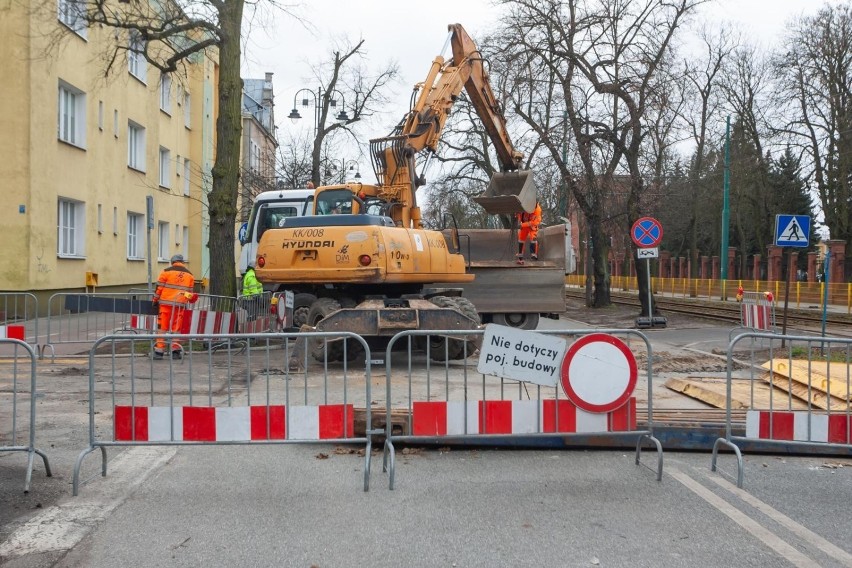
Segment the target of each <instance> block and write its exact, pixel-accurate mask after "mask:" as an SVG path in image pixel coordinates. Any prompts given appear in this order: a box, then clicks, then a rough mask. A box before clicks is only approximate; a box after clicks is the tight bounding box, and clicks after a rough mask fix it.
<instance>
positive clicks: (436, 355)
mask: <svg viewBox="0 0 852 568" xmlns="http://www.w3.org/2000/svg"><path fill="white" fill-rule="evenodd" d="M495 327H496V328H499V326H495ZM503 329H507V328H503ZM483 333H484V332H483V331H482V330H476V331H453V330H446V331H431V332H429V331H403V332H400V333H398V334H397V335H395V336H393V338H391V339H390V342H389V344H388V347H387V351H386V353H385V357H386V359H385V369H386V377H385V380H386V417H385V420H386V426H385V446H384V456H383V469H384V471H388V472H389V487H390V488H391V489H393V487H394V482H395V448H394V444H395V443H396V442H416V441H420V442H424V441H431V442H437V441H443V440H448V441H450V440H451V441H462V442H466V443H480V442H481V443H487V442H488V441H493V440H494V439H495V438H512V437H518V436H521V437H524V438H527V439H529V438H538V437H548V436H549V437H560V438H568V437H574V438H577V439H578V440H579V439H580V438H581V437H582V436H589V435H592V436H594V437H595V438H599V437H602V436H621V437H629V438H634V437H635V447H636V463H637V464H639V463H640V454H641V450H642V445H643V443H644V442H651V443H652V444H653V445H654V446H655V447H656V450H657V456H658V462H657V479H658V480H660V479H661V478H662V468H663V450H662V446H661V444H660V442H659V440H657V439H656V438H655V437H654V432H653V425H654V417H653V405H652V404H651V400H652V397H653V388H652V370H651V362H652V360H653V356H652V353H651V345H650V343H649V342H648V340H647V338H646V337H645V336H644V335H643V334H642V333H640V332H638V331H633V330H594V334H593V332H592V331H590V330H582V331H571V330H567V331H559V332H538V333H545V334H547V335H551V336H553V335H559V336H562V337H566V338H574V339H575V340H577V341H575V342H574V344H573V346H576V345H579V344H580V343H581V341H579V338H583V337H585V338H587V339H589V338H592V335H595V336H600V335H602V334H613V335H617V336H619V337H622V338H625V340H626V342H627V343H625V344H623V345H625V349H627V348H628V347H627V345H629V346H630V347H637V346H638V350H639V352H640V356H641V357H644V358H646V361H647V371H646V375H647V393H646V396H645V397H644V398H645V400H644V401H641V402H640V401H637V399H636V398H633V397H630V398H627V397H626V396H625V397H624V398H623V399H620V403H621V404H620V405H613V407H614V408H607V409H605V408H604V407H603V406H601V407H600V408H597V409H592V410H593V411H592V410H589V407H588V406H586V409H584V408H581V407H580V406H581V405H580V404H579V403H578V402H577V398H576V397H572V399H571V400H569V398H568V397H566V396H565V395H564V394H561V393H560V390H559V388H558V385H557V386H555V387H549V386H541V385H539V384H532V383H526V382H519V381H513V380H508V379H503V378H499V377H495V376H491V375H484V374H481V373H479V372H478V371H477V367H476V361H475V360H474V359H472V358H469V356H470V355H472V354H473V353H474V351H475V350H476V349H477V347H478V344H479V343H480V342H481V341H482V337H483ZM595 338H596V337H595ZM619 343H620V342H619ZM400 348H401V349H402V351H403V353H405V355H404V356H402V357H401V359H403V360H404V363H405V365H407V369H406V371H405V372H404V377H401V376H400V375H402V373H395V369H394V361H395V359H394V351H397V350H399V349H400ZM418 350H425V353H424V354H422V355H419V354H416V353H415V352H416V351H418ZM568 352H569V354H570V353H571V348H569V351H568ZM625 356H626V354H625ZM421 358H422V359H421ZM452 359H456V360H455V361H453V360H452ZM567 360H568V357H567V356H566V361H567ZM413 362H416V363H418V365H420V364H422V365H423V366H421V367H420V368H418V369H417V370H416V371H415V370H414V368H413ZM555 364H556V365H561V364H562V363H561V361H559V362H555ZM566 364H567V363H566ZM562 369H563V376H564V372H565V368H564V367H562ZM634 372H635V364H634ZM633 380H634V381H635V380H636V376H635V374H634V375H633ZM400 384H401V385H402V388H396V385H400ZM631 390H632V389H631ZM625 392H627V390H626V389H625ZM637 406H641V407H644V408H643V410H644V411H645V412H646V416H647V427H646V428H638V423H637ZM400 413H401V415H400Z"/></svg>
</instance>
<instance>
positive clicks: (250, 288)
mask: <svg viewBox="0 0 852 568" xmlns="http://www.w3.org/2000/svg"><path fill="white" fill-rule="evenodd" d="M262 294H263V284H261V283H260V281H259V280H258V279H257V275H256V274H255V272H254V261H253V260H250V261H249V262H248V266H246V273H245V274H244V275H243V293H242V297H243V307H245V309H246V313H247V316H248V319H249V320H254V319H255V318H257V312H258V308H259V304H260V299H261V296H262Z"/></svg>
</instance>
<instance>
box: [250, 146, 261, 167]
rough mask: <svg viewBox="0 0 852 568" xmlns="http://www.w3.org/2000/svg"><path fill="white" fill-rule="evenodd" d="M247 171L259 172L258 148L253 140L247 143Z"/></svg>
mask: <svg viewBox="0 0 852 568" xmlns="http://www.w3.org/2000/svg"><path fill="white" fill-rule="evenodd" d="M249 170H250V171H252V172H255V173H258V172H260V146H258V145H257V142H255V141H254V140H250V141H249Z"/></svg>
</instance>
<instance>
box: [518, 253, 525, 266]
mask: <svg viewBox="0 0 852 568" xmlns="http://www.w3.org/2000/svg"><path fill="white" fill-rule="evenodd" d="M523 263H524V255H522V254H519V255H518V264H521V265H522V264H523Z"/></svg>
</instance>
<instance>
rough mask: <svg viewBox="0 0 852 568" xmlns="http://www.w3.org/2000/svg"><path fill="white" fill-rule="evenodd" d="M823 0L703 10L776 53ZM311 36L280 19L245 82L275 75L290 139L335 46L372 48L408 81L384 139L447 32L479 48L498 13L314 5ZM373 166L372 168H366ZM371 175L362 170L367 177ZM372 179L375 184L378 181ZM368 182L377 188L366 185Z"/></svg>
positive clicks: (768, 0)
mask: <svg viewBox="0 0 852 568" xmlns="http://www.w3.org/2000/svg"><path fill="white" fill-rule="evenodd" d="M822 5H823V2H822V0H715V1H714V2H711V3H710V4H708V5H707V6H705V7H703V8H702V10H701V15H700V16H699V18H705V19H706V20H707V21H708V22H709V23H711V25H712V24H721V23H722V22H726V21H727V22H732V23H735V24H737V25H738V26H742V28H744V29H745V30H747V32H748V35H749V37H750V38H753V40H754V41H757V42H760V43H761V44H763V45H764V46H767V47H768V46H769V45H771V44H773V43H775V41H777V39H778V38H779V35H780V33H781V32H782V31H783V29H784V24H785V23H786V22H787V21H788V20H789V19H790V18H792V17H795V16H798V15H800V14H802V13H805V14H812V13H814V12H816V11H817V10H818V9H819V8H820V7H821V6H822ZM299 13H300V15H301V16H302V18H303V19H304V20H305V21H306V22H308V23H309V26H310V27H311V29H310V30H308V29H305V27H304V26H302V25H300V24H298V23H297V22H296V21H295V20H294V19H293V18H291V17H288V16H285V15H283V14H278V15H276V16H275V18H274V22H273V24H272V26H271V27H270V28H269V30H270V31H268V32H267V31H265V30H258V29H255V30H253V31H252V33H251V35H250V38H249V44H248V46H247V49H246V53H245V54H244V61H245V64H244V68H243V72H242V75H243V77H252V78H260V77H263V75H264V73H265V72H267V71H271V72H273V73H274V78H273V85H274V90H275V98H276V109H275V113H276V122H277V123H278V126H279V129H280V130H279V137H280V138H282V139H284V138H285V134H286V132H287V130H289V129H292V128H312V127H313V124H312V120H311V119H310V117H311V115H310V114H306V113H304V112H303V113H302V115H303V116H304V117H305V119H303V120H301V121H300V123H299V124H298V125H297V126H294V125H293V124H292V123H291V121H290V120H288V119H287V114H288V113H289V112H290V109H291V108H292V106H293V97H294V95H295V93H296V91H297V90H299V89H300V88H302V87H308V88H312V89H315V88H316V86H317V83H316V81H315V80H313V79H312V77H313V73H312V71H311V69H312V66H313V65H316V64H317V63H319V62H321V61H323V60H324V59H327V54H328V53H330V51H331V45H332V44H333V40H334V39H340V38H342V37H344V36H348V37H349V38H350V39H351V40H352V41H357V40H358V39H359V38H364V40H365V44H364V47H365V50H366V52H367V64H368V65H370V66H372V67H376V68H378V67H380V66H381V65H383V64H385V63H386V62H387V61H389V60H391V59H393V60H395V61H397V62H398V63H399V69H400V81H399V83H398V84H397V85H396V86H395V90H394V93H395V94H394V95H393V99H394V100H396V101H398V106H396V107H395V108H389V109H388V110H389V112H388V115H387V116H386V117H385V118H384V120H383V121H382V122H381V124H380V125H379V124H377V125H375V126H374V128H376V129H377V131H376V132H370V133H369V137H372V136H379V135H384V134H386V133H387V129H388V128H389V127H390V126H391V125H392V124H395V123H396V122H398V121H399V120H400V119H401V118H402V116H403V114H404V112H405V111H406V110H407V108H408V99H409V94H410V92H411V88H412V87H413V85H414V84H415V83H417V82H418V81H422V80H423V79H424V78H425V76H426V73H427V71H428V69H429V65H430V63H431V62H432V60H433V59H434V58H435V56H436V55H438V54H439V53H440V51H441V49H442V47H443V45H444V41H445V40H446V37H447V24H450V23H456V22H457V23H460V24H462V25H463V26H464V27H465V29H466V30H467V31H468V33H469V34H470V35H471V37H473V39H474V41H476V39H477V37H478V36H480V35H483V34H484V33H485V32H486V31H487V30H489V29H490V28H492V27H493V26H494V24H495V23H496V20H497V16H498V13H497V11H496V9H495V8H494V7H493V6H492V5H491V3H490V2H489V1H488V0H429V1H427V2H422V3H418V2H410V1H405V2H403V1H400V0H394V1H388V0H311V1H309V2H304V3H303V5H302V6H301V7H300V8H299ZM365 161H366V160H365ZM364 169H369V167H368V165H367V164H366V163H365V164H362V170H364ZM371 177H372V176H371ZM364 181H371V180H369V179H365V180H364Z"/></svg>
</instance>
